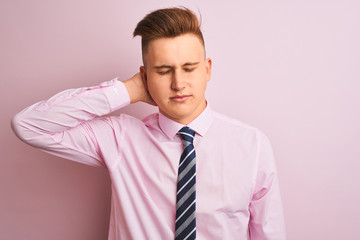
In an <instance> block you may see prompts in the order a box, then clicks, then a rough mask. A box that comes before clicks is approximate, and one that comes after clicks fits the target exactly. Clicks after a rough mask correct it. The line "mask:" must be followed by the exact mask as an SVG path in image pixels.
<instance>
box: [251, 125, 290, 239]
mask: <svg viewBox="0 0 360 240" xmlns="http://www.w3.org/2000/svg"><path fill="white" fill-rule="evenodd" d="M257 145H258V148H257V149H258V152H257V164H258V167H257V174H256V185H255V189H254V192H253V196H252V200H251V203H250V221H249V233H250V239H251V240H285V239H286V236H285V223H284V216H283V209H282V202H281V196H280V190H279V183H278V177H277V173H276V166H275V161H274V157H273V151H272V148H271V145H270V142H269V140H268V138H267V137H266V136H265V135H264V134H263V133H261V132H258V134H257Z"/></svg>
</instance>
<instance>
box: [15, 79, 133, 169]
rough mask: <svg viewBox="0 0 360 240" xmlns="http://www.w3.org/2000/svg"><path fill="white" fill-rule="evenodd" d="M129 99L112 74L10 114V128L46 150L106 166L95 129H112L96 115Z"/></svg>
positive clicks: (122, 86)
mask: <svg viewBox="0 0 360 240" xmlns="http://www.w3.org/2000/svg"><path fill="white" fill-rule="evenodd" d="M129 103H130V97H129V94H128V92H127V90H126V87H125V85H124V84H123V83H122V82H120V81H119V80H118V79H117V78H115V79H113V80H111V81H107V82H103V83H102V84H100V85H98V86H93V87H84V88H77V89H68V90H65V91H63V92H60V93H58V94H56V95H55V96H53V97H51V98H50V99H48V100H45V101H41V102H38V103H35V104H34V105H31V106H30V107H28V108H26V109H24V110H23V111H21V112H19V113H18V114H16V115H15V116H14V117H13V119H12V128H13V130H14V132H15V134H16V135H17V136H18V137H19V138H20V139H21V140H22V141H24V142H25V143H27V144H29V145H31V146H34V147H36V148H39V149H41V150H43V151H45V152H48V153H51V154H53V155H56V156H59V157H63V158H67V159H70V160H73V161H77V162H80V163H84V164H87V165H92V166H102V167H105V165H106V164H105V163H104V161H103V158H102V154H101V151H100V150H99V145H98V142H97V138H96V132H99V131H100V130H99V129H101V131H102V132H106V131H108V130H109V131H111V130H112V127H111V119H110V118H103V119H101V118H97V117H99V116H102V115H105V114H108V113H110V112H113V111H115V110H118V109H120V108H122V107H124V106H126V105H128V104H129ZM94 128H97V129H96V130H94Z"/></svg>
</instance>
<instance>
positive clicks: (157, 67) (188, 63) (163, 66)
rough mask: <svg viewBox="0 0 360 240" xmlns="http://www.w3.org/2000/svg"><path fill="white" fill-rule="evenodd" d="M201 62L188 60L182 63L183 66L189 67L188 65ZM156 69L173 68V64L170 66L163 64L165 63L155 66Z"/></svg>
mask: <svg viewBox="0 0 360 240" xmlns="http://www.w3.org/2000/svg"><path fill="white" fill-rule="evenodd" d="M197 64H199V62H187V63H184V64H183V65H181V66H182V67H188V66H195V65H197ZM154 68H155V69H161V68H173V66H170V65H166V64H163V65H160V66H154Z"/></svg>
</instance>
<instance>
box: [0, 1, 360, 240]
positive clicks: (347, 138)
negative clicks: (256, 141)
mask: <svg viewBox="0 0 360 240" xmlns="http://www.w3.org/2000/svg"><path fill="white" fill-rule="evenodd" d="M178 5H185V6H188V7H190V8H191V9H193V10H195V11H197V9H199V10H200V11H201V14H202V16H203V32H204V36H205V40H206V45H207V53H208V56H209V57H211V58H212V59H213V76H212V80H211V82H210V83H209V86H208V92H207V97H208V99H209V101H210V103H211V105H212V107H213V108H214V109H215V110H217V111H219V112H222V113H225V114H227V115H230V116H232V117H234V118H237V119H240V120H242V121H244V122H246V123H248V124H251V125H253V126H256V127H258V128H260V129H261V130H263V131H264V132H265V133H266V134H267V135H268V136H269V138H270V139H271V142H272V144H273V148H274V152H275V155H276V161H277V165H278V170H279V178H280V185H281V189H282V197H283V202H284V210H285V217H286V223H287V233H288V239H290V240H304V239H306V240H308V239H327V240H335V239H336V240H338V239H360V231H359V223H360V207H359V204H360V193H359V183H360V174H359V170H358V169H359V167H360V163H359V162H360V161H359V160H360V158H359V156H360V112H359V109H360V108H359V103H360V94H359V92H360V70H359V69H360V47H359V43H360V33H359V29H360V14H359V9H360V4H359V3H358V1H356V0H354V1H346V0H345V1H344V0H338V1H334V0H327V1H325V0H293V1H280V0H274V1H268V0H267V1H265V0H259V1H235V0H234V1H213V2H210V1H208V0H197V1H165V0H162V1H161V0H152V1H139V0H135V1H124V0H117V1H115V0H108V1H100V0H98V1H95V0H61V1H60V0H58V1H55V0H52V1H49V0H32V1H26V0H2V1H1V2H0V34H1V38H0V41H1V45H0V68H1V70H0V81H1V92H2V93H1V95H0V97H1V101H0V104H1V106H0V107H1V111H2V112H1V115H0V121H1V125H0V127H1V138H0V141H1V142H0V147H1V155H2V157H1V161H0V194H1V195H0V239H15V240H20V239H28V240H35V239H36V240H47V239H52V240H57V239H66V240H79V239H84V240H85V239H86V240H92V239H93V240H98V239H106V236H107V231H108V218H109V211H110V202H109V201H110V187H109V186H110V181H109V178H108V176H107V173H106V171H105V170H104V169H96V168H92V167H88V166H83V165H80V164H77V163H73V162H71V161H66V160H60V159H58V158H56V157H53V156H50V155H48V154H46V153H43V152H40V151H38V150H35V149H33V148H31V147H29V146H27V145H25V144H24V143H22V142H21V141H20V140H18V139H17V138H16V137H15V136H14V135H13V133H12V132H11V129H10V119H11V117H12V116H13V115H14V114H15V113H16V112H18V111H20V110H21V109H23V108H24V107H26V106H28V105H30V104H32V103H34V102H36V101H39V100H43V99H46V98H48V97H50V96H51V95H53V94H55V93H57V92H59V91H61V90H64V89H67V88H75V87H80V86H91V85H95V84H98V83H100V82H102V81H106V80H110V79H112V78H113V77H115V76H119V77H120V79H127V78H129V77H131V76H132V75H133V74H134V73H135V72H136V71H137V70H138V67H139V65H140V64H141V55H140V39H139V38H135V39H132V36H131V34H132V31H133V29H134V27H135V25H136V23H137V22H138V21H139V20H140V19H141V18H142V17H143V16H144V15H145V14H146V13H148V12H149V11H151V10H153V9H157V8H160V7H169V6H178ZM155 110H156V109H155V108H153V107H149V106H146V105H145V104H142V103H139V104H135V105H132V106H129V107H127V108H126V109H125V110H124V112H126V113H128V114H133V115H136V116H138V117H143V116H145V115H147V114H148V113H150V112H153V111H155Z"/></svg>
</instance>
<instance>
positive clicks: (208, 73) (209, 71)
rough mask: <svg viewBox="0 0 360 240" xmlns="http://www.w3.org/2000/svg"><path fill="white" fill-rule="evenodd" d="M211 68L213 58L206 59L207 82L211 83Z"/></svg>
mask: <svg viewBox="0 0 360 240" xmlns="http://www.w3.org/2000/svg"><path fill="white" fill-rule="evenodd" d="M211 67H212V61H211V58H207V59H205V71H206V81H207V82H208V81H210V78H211Z"/></svg>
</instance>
